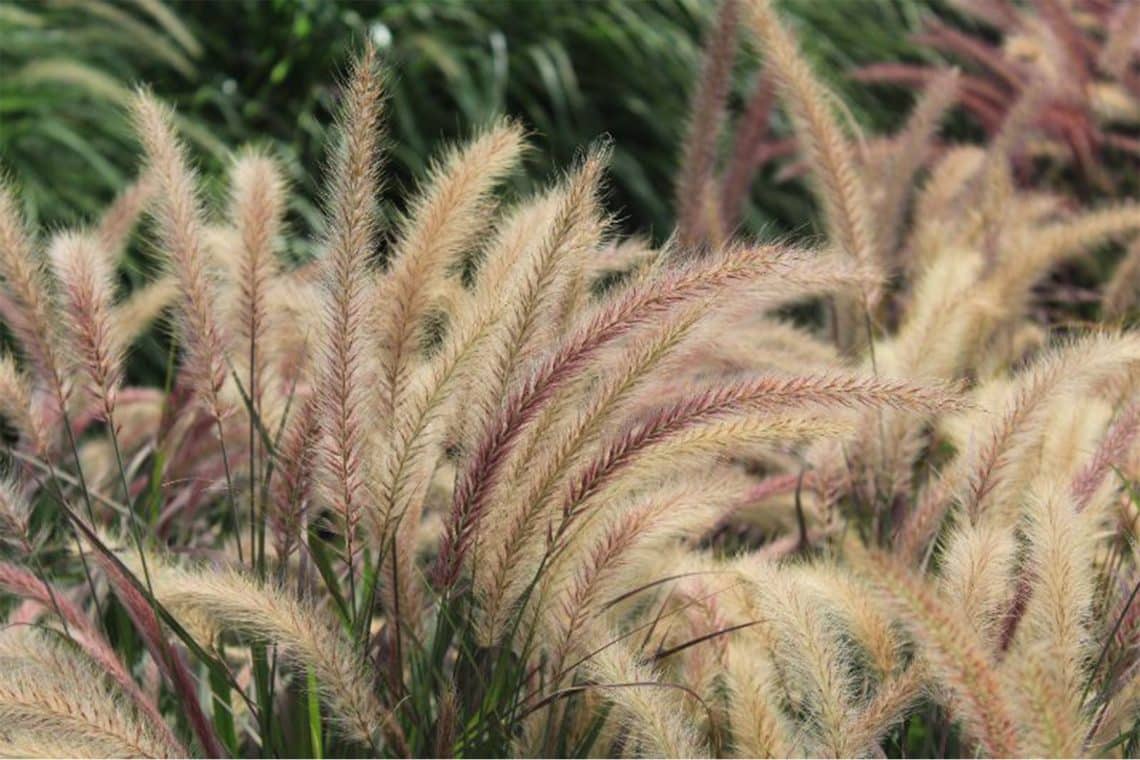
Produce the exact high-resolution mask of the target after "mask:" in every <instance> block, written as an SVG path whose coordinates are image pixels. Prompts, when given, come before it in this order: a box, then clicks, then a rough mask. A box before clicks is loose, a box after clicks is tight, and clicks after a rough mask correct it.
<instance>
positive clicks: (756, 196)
mask: <svg viewBox="0 0 1140 760" xmlns="http://www.w3.org/2000/svg"><path fill="white" fill-rule="evenodd" d="M783 5H784V10H785V11H786V13H787V14H788V16H789V17H790V19H791V20H792V22H793V23H794V24H795V25H796V26H797V28H798V31H799V33H800V38H801V40H802V41H803V44H804V46H805V49H806V50H807V52H808V54H809V55H810V56H811V57H812V58H813V59H814V60H815V61H816V62H817V63H818V64H819V68H820V71H821V73H823V74H824V76H825V77H827V78H829V79H830V81H831V82H832V84H833V85H835V86H836V87H837V88H838V89H840V90H841V91H842V92H843V94H844V96H845V97H846V98H847V100H848V102H850V103H851V104H852V113H853V116H854V118H855V119H856V120H857V121H860V122H862V123H864V124H865V125H867V126H869V127H874V128H877V129H881V128H884V127H891V126H893V125H894V123H895V120H897V119H898V115H899V114H902V113H905V111H906V109H905V104H906V102H907V101H908V100H909V95H906V94H905V93H902V92H900V91H897V90H896V91H892V90H890V89H889V88H888V89H886V90H884V89H883V88H868V87H865V86H855V85H853V84H852V83H851V82H849V81H848V80H847V79H846V78H845V76H844V73H845V72H847V71H850V70H851V69H852V68H853V67H854V66H856V65H859V64H863V63H870V62H874V61H881V60H905V59H915V58H916V57H918V56H920V53H919V52H918V51H917V49H915V48H914V47H912V46H911V44H910V43H909V42H908V35H909V34H910V33H911V32H913V31H914V30H915V29H917V28H918V26H919V24H920V17H921V16H922V14H923V13H926V12H928V11H929V8H928V7H927V5H926V4H919V3H916V2H912V1H910V0H785V2H784V3H783ZM715 10H716V3H715V2H712V0H384V1H376V2H348V1H347V0H226V1H224V2H223V1H221V0H215V1H213V2H209V1H205V0H115V1H112V0H25V1H19V0H16V1H13V0H3V1H2V2H0V167H3V168H2V170H3V171H5V172H7V173H8V174H10V175H12V177H13V178H14V180H15V182H16V183H17V185H18V186H19V187H20V190H21V191H22V193H23V198H24V199H25V201H26V203H27V205H28V209H27V211H28V214H29V216H30V217H32V219H33V220H34V221H36V222H39V223H42V224H47V225H57V224H63V223H72V222H75V221H79V220H82V219H83V218H88V217H90V215H91V214H93V213H94V212H95V211H96V210H97V209H99V208H100V207H102V206H103V205H104V204H105V203H106V202H107V201H108V200H109V199H110V198H111V197H112V196H113V195H114V193H115V192H116V191H118V190H120V189H121V188H122V187H123V186H124V184H125V183H126V182H127V181H128V180H129V178H130V177H131V176H133V174H134V172H135V171H136V169H137V158H136V148H135V143H134V139H133V137H132V136H131V133H130V129H129V125H128V124H127V121H126V119H125V117H124V115H123V111H122V105H123V102H124V100H125V99H126V98H127V96H128V94H129V92H130V90H131V88H132V87H133V86H135V85H136V84H137V83H140V82H146V83H148V85H149V86H151V87H152V88H153V89H154V90H155V92H156V93H157V94H159V95H160V96H161V97H162V98H164V99H166V100H167V101H169V102H171V103H172V104H174V105H175V106H176V107H177V109H178V113H179V118H180V121H181V125H182V128H183V131H184V134H185V135H186V137H187V138H188V140H189V141H190V143H191V145H192V148H193V150H194V152H195V154H196V156H197V157H198V159H199V162H200V165H201V167H202V169H203V172H204V174H205V176H206V178H207V180H208V181H210V182H212V183H213V184H214V186H215V187H216V186H218V180H219V178H220V177H221V175H222V172H223V170H224V167H225V161H226V157H227V155H228V151H229V150H230V149H232V148H233V147H236V146H238V145H241V144H243V143H248V142H251V141H254V142H258V143H261V144H268V145H269V146H271V147H272V148H273V150H274V151H275V152H276V153H277V154H278V155H279V156H280V157H281V158H282V160H283V161H284V162H285V164H286V165H287V166H288V168H289V172H290V174H291V175H292V177H293V179H294V189H295V191H296V196H297V197H296V200H295V204H294V207H293V223H294V224H298V225H301V226H304V227H311V226H312V225H314V224H316V220H317V216H316V211H317V208H318V206H319V196H318V185H319V179H320V176H321V172H320V169H321V167H322V164H323V160H324V157H325V148H326V139H325V137H326V134H327V130H328V127H329V124H330V122H331V114H332V113H333V111H334V110H335V106H336V98H337V86H336V83H337V76H338V74H339V72H341V71H343V69H344V66H345V63H346V61H347V60H348V58H349V56H350V55H351V53H352V51H353V49H354V48H356V47H358V46H359V44H360V41H361V40H362V39H363V38H365V37H370V38H371V39H372V40H374V41H375V42H376V43H377V44H378V45H379V46H380V47H381V48H382V49H384V50H385V52H386V55H387V57H388V59H389V61H390V63H391V70H392V72H393V78H392V81H391V84H390V87H389V93H390V100H389V116H388V123H389V129H390V136H389V142H390V146H389V147H390V151H389V166H388V177H389V184H388V192H389V194H390V197H391V198H395V197H406V195H404V193H405V191H406V190H407V189H408V188H409V187H410V186H412V185H413V184H414V182H415V180H416V179H417V178H418V177H420V176H422V174H423V172H424V170H425V167H426V162H427V161H428V159H429V158H430V157H431V156H432V154H433V152H434V151H435V149H436V148H437V147H438V146H439V144H440V143H441V142H442V141H447V140H453V139H456V138H458V137H461V136H463V135H465V134H468V133H469V132H470V131H471V129H472V128H473V127H474V126H477V125H479V124H484V123H486V122H488V121H489V120H490V119H491V118H492V117H493V116H495V115H498V114H509V115H511V116H513V117H515V118H517V119H519V120H520V121H521V122H522V123H524V124H525V125H526V126H527V127H528V128H529V129H531V130H532V132H533V134H534V140H533V142H534V145H535V148H536V150H535V151H533V153H532V155H531V160H530V161H529V164H528V172H527V174H526V176H522V177H519V178H518V179H517V181H516V182H515V184H514V187H513V190H514V191H515V192H525V191H526V190H527V188H528V187H529V186H530V185H531V183H532V182H535V181H538V180H542V179H543V178H546V177H548V176H549V175H550V174H551V173H553V172H555V171H557V170H558V169H559V168H562V167H565V166H567V165H568V163H569V162H571V161H572V160H573V157H574V155H575V153H576V151H578V150H579V149H580V148H581V147H582V146H584V145H586V144H587V143H589V142H590V141H592V140H594V139H598V138H599V137H603V136H607V135H608V136H609V137H610V138H612V140H613V142H614V146H615V152H614V159H613V164H612V167H611V173H610V182H611V184H610V198H609V200H610V202H611V207H612V208H614V209H615V210H617V211H618V213H619V214H620V217H619V221H620V223H621V225H622V227H623V228H624V229H625V230H626V231H639V232H643V233H648V234H650V235H652V237H653V238H654V239H656V240H658V241H660V240H661V239H663V238H664V237H665V236H667V235H668V233H669V231H670V230H671V229H672V226H673V217H672V212H673V209H672V200H673V178H674V175H675V171H676V167H677V163H678V158H679V155H680V141H681V139H682V136H683V134H684V127H685V121H686V118H687V110H688V98H689V93H690V90H691V88H692V87H693V85H694V82H695V79H696V77H697V74H698V71H699V66H700V55H701V42H702V35H703V33H704V30H705V28H706V27H707V25H708V24H709V21H710V19H711V17H712V16H713V14H714V13H715ZM737 69H738V71H737V76H736V79H735V87H734V93H733V103H734V104H735V105H736V106H738V107H739V105H740V104H741V102H742V100H743V99H744V98H745V97H746V96H747V94H748V93H749V92H750V90H751V87H752V83H753V79H754V76H755V70H756V55H755V53H754V52H753V51H748V50H747V49H746V52H745V54H744V55H742V56H739V59H738V65H737ZM752 201H753V202H752V204H751V207H750V208H749V210H748V212H747V215H746V226H747V227H748V228H749V229H751V230H753V231H755V230H759V229H762V228H763V229H769V230H771V229H773V228H774V229H775V230H776V231H778V232H793V231H795V230H797V229H801V228H802V227H803V226H804V225H805V220H806V219H808V218H809V215H810V206H809V205H808V204H809V201H808V199H807V195H806V194H805V193H804V192H802V191H801V190H800V189H798V187H797V186H796V185H795V183H794V182H781V181H779V179H778V178H777V177H775V176H772V174H771V172H770V171H768V172H766V173H763V174H762V175H761V176H760V177H759V178H758V181H757V182H756V184H755V187H754V192H753V198H752Z"/></svg>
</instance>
